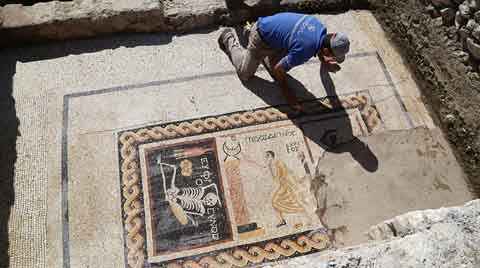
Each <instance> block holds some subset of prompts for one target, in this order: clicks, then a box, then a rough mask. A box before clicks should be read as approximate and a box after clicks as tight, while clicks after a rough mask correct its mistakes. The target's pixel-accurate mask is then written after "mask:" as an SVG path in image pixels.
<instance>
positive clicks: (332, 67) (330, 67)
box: [325, 62, 341, 73]
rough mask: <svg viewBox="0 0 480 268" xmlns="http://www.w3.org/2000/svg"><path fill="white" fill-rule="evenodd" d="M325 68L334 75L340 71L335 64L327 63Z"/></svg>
mask: <svg viewBox="0 0 480 268" xmlns="http://www.w3.org/2000/svg"><path fill="white" fill-rule="evenodd" d="M325 68H327V71H328V72H331V73H336V72H338V71H340V69H341V67H340V65H339V64H338V63H336V62H327V63H326V64H325Z"/></svg>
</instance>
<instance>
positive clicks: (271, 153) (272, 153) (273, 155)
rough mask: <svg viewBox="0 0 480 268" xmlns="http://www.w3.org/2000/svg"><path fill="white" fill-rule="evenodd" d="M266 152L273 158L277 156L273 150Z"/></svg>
mask: <svg viewBox="0 0 480 268" xmlns="http://www.w3.org/2000/svg"><path fill="white" fill-rule="evenodd" d="M265 154H269V155H270V156H271V157H272V158H275V153H274V152H273V151H266V152H265Z"/></svg>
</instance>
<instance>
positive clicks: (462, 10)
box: [458, 2, 472, 19]
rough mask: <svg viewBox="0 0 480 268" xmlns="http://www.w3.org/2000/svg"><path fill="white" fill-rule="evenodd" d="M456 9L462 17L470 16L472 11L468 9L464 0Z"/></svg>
mask: <svg viewBox="0 0 480 268" xmlns="http://www.w3.org/2000/svg"><path fill="white" fill-rule="evenodd" d="M458 11H460V15H462V17H464V18H467V19H468V18H470V14H471V13H472V11H471V10H470V7H469V6H468V4H467V2H464V3H463V4H461V5H460V6H458Z"/></svg>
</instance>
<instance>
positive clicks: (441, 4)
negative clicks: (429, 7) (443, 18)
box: [432, 0, 453, 8]
mask: <svg viewBox="0 0 480 268" xmlns="http://www.w3.org/2000/svg"><path fill="white" fill-rule="evenodd" d="M432 4H433V5H434V6H435V7H437V8H445V7H450V6H453V4H452V1H451V0H432Z"/></svg>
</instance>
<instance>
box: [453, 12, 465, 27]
mask: <svg viewBox="0 0 480 268" xmlns="http://www.w3.org/2000/svg"><path fill="white" fill-rule="evenodd" d="M467 21H468V20H467V19H465V18H464V17H463V16H462V15H461V14H460V11H457V14H456V15H455V26H456V27H457V29H460V27H462V26H463V25H465V24H466V23H467Z"/></svg>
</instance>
